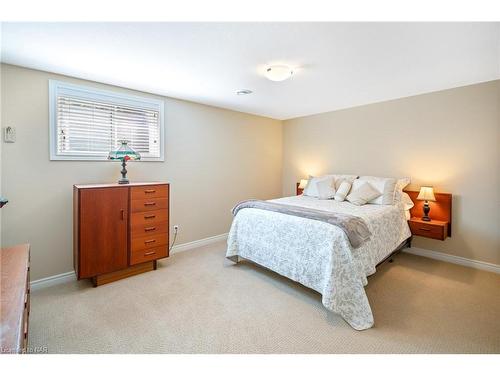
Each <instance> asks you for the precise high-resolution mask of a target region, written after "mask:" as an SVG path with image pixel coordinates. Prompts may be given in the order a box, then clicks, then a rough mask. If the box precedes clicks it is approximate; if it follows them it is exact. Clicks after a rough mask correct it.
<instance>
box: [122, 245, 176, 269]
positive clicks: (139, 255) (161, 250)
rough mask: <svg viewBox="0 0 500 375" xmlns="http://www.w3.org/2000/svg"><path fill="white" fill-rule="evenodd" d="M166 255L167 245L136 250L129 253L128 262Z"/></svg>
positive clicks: (137, 262)
mask: <svg viewBox="0 0 500 375" xmlns="http://www.w3.org/2000/svg"><path fill="white" fill-rule="evenodd" d="M167 256H168V249H167V246H162V247H155V248H152V249H143V250H137V251H133V252H131V253H130V264H131V265H134V264H139V263H144V262H149V261H151V260H155V259H160V258H165V257H167Z"/></svg>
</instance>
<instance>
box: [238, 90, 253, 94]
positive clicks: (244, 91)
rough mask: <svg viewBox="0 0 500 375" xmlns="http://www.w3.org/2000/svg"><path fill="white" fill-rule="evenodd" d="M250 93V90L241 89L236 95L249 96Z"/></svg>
mask: <svg viewBox="0 0 500 375" xmlns="http://www.w3.org/2000/svg"><path fill="white" fill-rule="evenodd" d="M252 92H253V91H252V90H247V89H243V90H238V91H236V95H248V94H251V93H252Z"/></svg>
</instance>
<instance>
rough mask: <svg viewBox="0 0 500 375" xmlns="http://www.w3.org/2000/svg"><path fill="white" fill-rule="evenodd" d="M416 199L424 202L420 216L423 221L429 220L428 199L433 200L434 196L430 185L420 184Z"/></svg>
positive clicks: (434, 199)
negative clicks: (422, 212) (421, 215)
mask: <svg viewBox="0 0 500 375" xmlns="http://www.w3.org/2000/svg"><path fill="white" fill-rule="evenodd" d="M417 199H418V200H419V201H425V202H424V216H423V217H422V220H423V221H431V218H430V217H429V212H430V210H431V208H430V207H429V201H432V202H435V201H436V198H435V197H434V189H433V188H432V186H422V187H421V188H420V193H418V197H417Z"/></svg>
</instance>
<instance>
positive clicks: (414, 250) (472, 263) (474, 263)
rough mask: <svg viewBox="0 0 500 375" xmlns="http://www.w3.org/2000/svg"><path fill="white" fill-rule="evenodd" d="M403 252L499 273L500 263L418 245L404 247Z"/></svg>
mask: <svg viewBox="0 0 500 375" xmlns="http://www.w3.org/2000/svg"><path fill="white" fill-rule="evenodd" d="M403 252H405V253H409V254H413V255H420V256H423V257H427V258H432V259H436V260H442V261H443V262H448V263H454V264H459V265H461V266H466V267H471V268H476V269H478V270H483V271H489V272H494V273H500V265H498V264H493V263H488V262H481V261H479V260H474V259H469V258H463V257H459V256H456V255H450V254H445V253H440V252H438V251H433V250H427V249H421V248H419V247H411V248H407V249H404V250H403Z"/></svg>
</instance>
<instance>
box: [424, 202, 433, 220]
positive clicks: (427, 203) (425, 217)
mask: <svg viewBox="0 0 500 375" xmlns="http://www.w3.org/2000/svg"><path fill="white" fill-rule="evenodd" d="M430 211H431V208H430V207H429V201H425V202H424V216H422V221H431V218H430V217H429V212H430Z"/></svg>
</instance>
